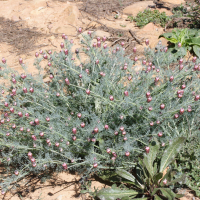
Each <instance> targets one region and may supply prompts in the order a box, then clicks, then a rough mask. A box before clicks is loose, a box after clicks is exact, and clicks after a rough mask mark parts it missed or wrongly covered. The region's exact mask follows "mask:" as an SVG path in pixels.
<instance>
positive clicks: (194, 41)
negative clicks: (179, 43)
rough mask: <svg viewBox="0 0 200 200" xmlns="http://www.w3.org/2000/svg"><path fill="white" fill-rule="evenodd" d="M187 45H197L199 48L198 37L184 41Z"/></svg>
mask: <svg viewBox="0 0 200 200" xmlns="http://www.w3.org/2000/svg"><path fill="white" fill-rule="evenodd" d="M185 42H186V44H187V45H198V46H200V37H193V38H190V39H187V40H185Z"/></svg>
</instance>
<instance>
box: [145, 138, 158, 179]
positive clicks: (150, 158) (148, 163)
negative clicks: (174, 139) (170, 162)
mask: <svg viewBox="0 0 200 200" xmlns="http://www.w3.org/2000/svg"><path fill="white" fill-rule="evenodd" d="M149 147H150V151H149V153H148V154H144V159H143V163H144V164H145V167H146V168H147V170H148V172H149V174H150V175H151V177H152V178H153V176H154V168H153V162H154V160H155V159H156V156H157V153H158V150H159V148H160V145H159V142H158V141H157V140H154V141H152V142H151V144H150V146H149Z"/></svg>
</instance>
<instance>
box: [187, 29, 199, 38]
mask: <svg viewBox="0 0 200 200" xmlns="http://www.w3.org/2000/svg"><path fill="white" fill-rule="evenodd" d="M197 33H198V30H197V29H188V35H189V36H190V37H191V36H195V35H196V34H197Z"/></svg>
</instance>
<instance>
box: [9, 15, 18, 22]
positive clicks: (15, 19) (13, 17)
mask: <svg viewBox="0 0 200 200" xmlns="http://www.w3.org/2000/svg"><path fill="white" fill-rule="evenodd" d="M11 20H12V21H14V22H17V21H19V20H20V19H19V16H16V15H13V16H12V17H11Z"/></svg>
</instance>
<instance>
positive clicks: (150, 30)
mask: <svg viewBox="0 0 200 200" xmlns="http://www.w3.org/2000/svg"><path fill="white" fill-rule="evenodd" d="M163 33H164V31H163V28H160V27H158V26H156V25H154V24H153V23H149V24H147V25H146V26H144V27H143V28H141V29H139V30H138V31H137V32H136V36H139V38H141V36H143V35H144V36H145V38H144V40H145V39H149V46H150V48H154V47H155V46H156V45H157V44H158V41H159V40H161V42H162V45H167V40H166V39H165V38H160V39H159V40H158V37H159V36H160V35H161V34H163ZM144 47H146V45H145V44H144Z"/></svg>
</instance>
